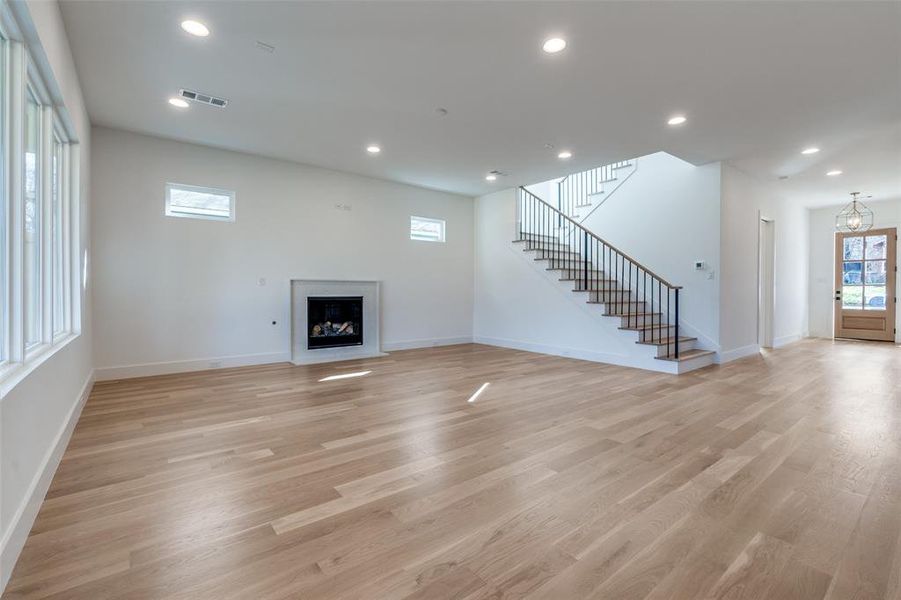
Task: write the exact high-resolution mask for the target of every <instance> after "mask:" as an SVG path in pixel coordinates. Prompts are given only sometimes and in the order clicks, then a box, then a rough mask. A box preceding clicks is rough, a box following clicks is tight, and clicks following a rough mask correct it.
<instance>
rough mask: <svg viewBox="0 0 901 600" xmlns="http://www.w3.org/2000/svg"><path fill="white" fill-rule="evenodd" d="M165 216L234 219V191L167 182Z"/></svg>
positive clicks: (212, 219)
mask: <svg viewBox="0 0 901 600" xmlns="http://www.w3.org/2000/svg"><path fill="white" fill-rule="evenodd" d="M166 216H167V217H188V218H191V219H207V220H210V221H234V220H235V193H234V192H233V191H231V190H219V189H216V188H210V187H202V186H197V185H184V184H181V183H167V184H166Z"/></svg>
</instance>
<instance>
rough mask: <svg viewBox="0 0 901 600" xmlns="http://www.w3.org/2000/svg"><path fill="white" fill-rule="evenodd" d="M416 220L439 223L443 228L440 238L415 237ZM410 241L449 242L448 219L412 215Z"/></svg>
mask: <svg viewBox="0 0 901 600" xmlns="http://www.w3.org/2000/svg"><path fill="white" fill-rule="evenodd" d="M414 221H420V222H424V223H434V224H437V225H439V226H440V228H441V235H440V237H439V238H438V239H429V238H424V237H415V233H414V231H413V223H414ZM410 241H411V242H428V243H431V244H445V243H447V221H446V220H444V219H437V218H435V217H417V216H416V215H410Z"/></svg>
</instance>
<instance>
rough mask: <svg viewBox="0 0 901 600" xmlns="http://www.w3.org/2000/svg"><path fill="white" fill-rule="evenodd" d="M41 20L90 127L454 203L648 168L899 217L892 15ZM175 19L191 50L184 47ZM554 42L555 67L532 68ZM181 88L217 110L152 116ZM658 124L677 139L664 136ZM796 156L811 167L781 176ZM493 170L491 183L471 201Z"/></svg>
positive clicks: (900, 110)
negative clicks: (703, 168)
mask: <svg viewBox="0 0 901 600" xmlns="http://www.w3.org/2000/svg"><path fill="white" fill-rule="evenodd" d="M62 12H63V17H64V19H65V24H66V29H67V31H68V34H69V37H70V41H71V44H72V47H73V50H74V53H75V58H76V63H77V67H78V71H79V75H80V78H81V81H82V85H83V87H84V91H85V95H86V97H87V102H88V109H89V112H90V115H91V119H92V121H93V122H94V123H95V124H100V125H107V126H111V127H118V128H123V129H129V130H133V131H139V132H143V133H149V134H153V135H159V136H163V137H168V138H175V139H180V140H185V141H191V142H198V143H202V144H207V145H212V146H217V147H223V148H229V149H234V150H241V151H246V152H252V153H256V154H262V155H267V156H273V157H278V158H283V159H288V160H293V161H298V162H303V163H310V164H315V165H321V166H325V167H331V168H335V169H340V170H344V171H350V172H354V173H361V174H366V175H371V176H375V177H381V178H385V179H391V180H396V181H402V182H407V183H412V184H417V185H422V186H426V187H430V188H436V189H442V190H449V191H454V192H460V193H464V194H470V195H475V194H481V193H485V192H488V191H490V190H492V189H497V188H501V187H508V186H510V185H514V184H524V183H531V182H535V181H542V180H546V179H549V178H551V177H554V176H559V175H562V174H565V173H568V172H573V171H576V170H579V169H581V168H587V167H591V166H596V165H599V164H603V163H606V162H612V161H615V160H618V159H623V158H629V157H633V156H640V155H643V154H649V153H651V152H655V151H658V150H665V151H668V152H670V153H672V154H675V155H677V156H680V157H682V158H684V159H686V160H690V161H692V162H694V163H696V164H700V163H704V162H707V161H713V160H731V161H733V162H734V163H735V164H736V165H737V166H738V167H739V168H741V169H743V170H746V171H748V172H750V173H751V174H753V175H756V176H758V177H761V178H766V179H773V180H776V177H778V176H779V175H789V176H790V178H789V179H787V180H785V181H780V182H779V185H780V186H783V187H784V188H785V189H786V191H787V192H789V193H791V194H792V195H793V196H797V197H798V198H800V199H801V201H804V202H805V203H807V204H834V203H838V202H841V201H842V200H843V199H844V197H845V195H846V192H848V191H852V190H851V189H850V188H851V187H854V188H855V189H858V188H859V189H861V191H867V192H869V193H873V194H874V195H876V196H879V197H888V196H892V195H894V196H901V181H899V173H901V165H899V159H901V134H899V125H901V3H899V2H884V3H880V2H703V1H702V2H653V3H650V2H648V3H645V2H578V3H564V2H546V3H544V2H359V3H357V2H262V1H259V2H256V1H255V2H250V1H233V2H164V1H140V0H138V1H130V2H122V1H118V0H116V1H90V2H88V1H63V2H62ZM185 18H195V19H198V20H201V21H203V22H205V23H206V24H207V25H208V26H209V27H210V29H211V31H212V34H211V35H210V37H208V38H206V39H199V38H194V37H191V36H189V35H187V34H185V33H184V32H183V31H182V30H181V29H180V28H179V23H180V22H181V21H182V20H183V19H185ZM555 34H556V35H561V36H563V37H565V38H566V39H567V41H568V43H569V46H568V47H567V49H566V50H565V51H563V52H561V53H560V54H556V55H547V54H545V53H543V52H542V51H541V43H542V41H543V40H544V39H545V38H547V37H549V36H550V35H555ZM258 40H259V41H262V42H265V43H266V44H270V45H272V46H275V52H274V53H271V54H270V53H267V52H264V51H263V50H260V49H258V48H257V47H256V42H257V41H258ZM181 87H185V88H190V89H196V90H200V91H202V92H207V93H211V94H214V95H219V96H223V97H225V98H228V99H229V101H230V103H229V105H228V107H227V108H226V109H224V110H221V109H216V108H212V107H206V106H200V105H194V106H192V107H191V108H190V109H189V110H186V111H178V110H176V109H173V108H172V107H170V106H169V105H168V104H167V103H166V99H167V98H168V97H169V96H172V95H174V94H176V92H177V90H178V89H179V88H181ZM437 107H445V108H446V109H447V110H448V111H449V114H448V115H447V116H444V117H441V116H439V115H438V113H437V112H436V108H437ZM677 112H684V113H685V114H686V115H687V116H688V118H689V121H688V123H687V124H686V125H684V126H682V127H681V128H670V127H667V126H666V124H665V121H666V119H667V118H668V117H669V116H670V115H672V114H673V113H677ZM370 142H378V143H379V144H380V145H381V146H382V148H383V152H382V154H381V155H379V156H376V157H374V156H369V155H367V153H366V152H365V150H364V148H365V146H366V145H367V144H368V143H370ZM548 143H549V144H553V145H555V146H556V148H558V149H559V148H563V147H565V148H568V149H571V150H572V151H573V152H574V153H575V156H574V158H573V159H572V160H570V161H568V162H566V163H563V162H562V161H559V160H558V159H557V158H556V153H557V150H556V149H554V150H550V149H548V148H546V147H545V144H548ZM808 145H817V146H819V147H821V148H822V149H823V151H822V152H820V153H819V154H817V155H814V156H811V157H801V156H800V155H799V153H798V152H799V151H800V149H802V148H803V147H805V146H808ZM830 168H840V169H843V170H844V171H845V175H844V176H842V177H839V178H826V177H825V175H824V173H825V171H826V170H828V169H830ZM492 169H499V170H501V171H504V172H506V173H509V177H506V178H501V179H500V180H499V181H498V182H496V183H494V184H490V183H487V182H485V181H484V175H485V173H486V172H487V171H490V170H492ZM852 183H853V185H852ZM827 199H828V201H826V200H827Z"/></svg>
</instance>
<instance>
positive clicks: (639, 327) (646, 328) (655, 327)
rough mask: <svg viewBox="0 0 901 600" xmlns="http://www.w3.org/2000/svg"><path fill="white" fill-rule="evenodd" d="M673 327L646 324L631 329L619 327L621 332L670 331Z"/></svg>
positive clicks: (660, 324)
mask: <svg viewBox="0 0 901 600" xmlns="http://www.w3.org/2000/svg"><path fill="white" fill-rule="evenodd" d="M673 327H675V325H674V324H673V323H647V324H645V325H635V326H633V327H620V329H622V330H623V331H647V330H649V329H671V328H673Z"/></svg>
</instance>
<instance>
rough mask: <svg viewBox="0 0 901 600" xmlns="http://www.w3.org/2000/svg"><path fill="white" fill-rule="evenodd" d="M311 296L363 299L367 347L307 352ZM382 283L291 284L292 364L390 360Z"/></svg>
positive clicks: (295, 281) (322, 281)
mask: <svg viewBox="0 0 901 600" xmlns="http://www.w3.org/2000/svg"><path fill="white" fill-rule="evenodd" d="M310 296H314V297H319V296H362V298H363V344H362V345H357V346H344V347H339V348H312V349H311V348H307V331H308V327H309V325H308V323H307V298H308V297H310ZM379 299H380V291H379V282H378V281H349V280H338V279H292V280H291V362H293V363H294V364H295V365H309V364H313V363H323V362H334V361H339V360H352V359H355V358H371V357H374V356H386V354H384V353H383V352H382V351H381V349H382V342H381V336H380V335H379V325H380V321H381V311H380V309H379Z"/></svg>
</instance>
